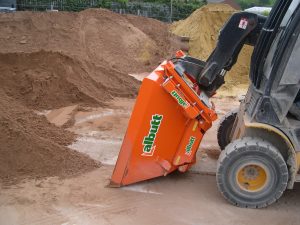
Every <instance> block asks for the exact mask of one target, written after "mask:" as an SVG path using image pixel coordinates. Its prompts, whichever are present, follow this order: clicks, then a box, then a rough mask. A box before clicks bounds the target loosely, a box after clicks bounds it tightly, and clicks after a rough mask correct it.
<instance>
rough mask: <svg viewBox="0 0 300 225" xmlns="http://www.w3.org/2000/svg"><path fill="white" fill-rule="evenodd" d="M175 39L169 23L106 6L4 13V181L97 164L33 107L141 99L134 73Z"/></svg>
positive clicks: (0, 176)
mask: <svg viewBox="0 0 300 225" xmlns="http://www.w3.org/2000/svg"><path fill="white" fill-rule="evenodd" d="M175 42H176V39H175V38H174V37H173V36H172V35H171V34H169V32H168V25H166V24H163V23H161V22H158V21H156V20H152V19H146V18H141V17H135V16H122V15H119V14H114V13H112V12H110V11H107V10H102V9H98V10H95V9H91V10H86V11H83V12H80V13H67V12H58V13H33V12H17V13H11V14H0V96H1V97H0V132H1V134H0V154H1V157H0V180H10V181H11V180H15V179H16V180H18V179H19V178H26V177H29V178H35V177H45V176H59V177H65V176H69V175H74V174H79V173H81V172H85V171H88V170H91V169H93V168H95V167H97V166H99V165H98V164H97V163H96V162H95V161H93V160H91V159H90V158H88V157H87V156H85V155H82V154H80V153H78V152H75V151H71V150H70V149H68V148H67V147H66V146H67V145H69V144H71V143H72V141H73V140H74V135H73V134H72V133H70V132H67V131H65V130H63V129H62V128H58V127H55V126H54V125H52V124H50V123H49V122H47V120H46V118H45V117H44V116H39V115H37V114H36V113H35V112H34V111H36V110H37V111H39V110H43V109H53V108H60V107H64V106H68V105H74V104H84V105H91V106H103V105H105V104H107V101H108V100H110V99H112V98H113V97H135V96H136V94H137V90H138V87H139V85H140V82H139V81H137V80H135V79H134V78H132V77H130V76H128V73H129V72H135V73H136V72H145V71H149V70H152V69H153V67H154V66H155V65H156V64H158V63H159V62H160V61H161V60H162V59H164V58H165V57H167V56H169V55H171V54H173V53H174V51H175V49H176V48H177V47H176V46H175V47H172V45H173V44H174V43H175Z"/></svg>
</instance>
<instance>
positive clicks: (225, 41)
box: [197, 12, 266, 96]
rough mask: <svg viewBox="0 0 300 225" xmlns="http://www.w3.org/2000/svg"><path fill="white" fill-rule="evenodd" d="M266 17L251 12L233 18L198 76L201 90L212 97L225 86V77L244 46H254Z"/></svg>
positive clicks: (223, 30) (241, 13) (240, 13)
mask: <svg viewBox="0 0 300 225" xmlns="http://www.w3.org/2000/svg"><path fill="white" fill-rule="evenodd" d="M265 21H266V17H264V16H260V15H257V14H254V13H249V12H239V13H235V14H233V15H232V16H231V18H230V19H229V20H228V22H227V23H226V24H225V25H224V27H223V28H222V30H221V31H220V34H219V38H218V42H217V46H216V48H215V49H214V50H213V52H212V53H211V55H210V56H209V57H208V59H207V61H206V63H205V67H204V68H203V70H202V71H201V73H200V74H199V75H198V76H197V83H198V85H199V87H200V89H201V90H204V91H205V92H206V94H207V95H208V96H212V95H213V94H214V93H215V92H216V90H217V89H218V88H219V87H221V85H222V84H224V76H225V74H226V72H227V71H229V70H231V68H232V66H233V65H234V64H235V63H236V61H237V58H238V55H239V53H240V51H241V49H242V47H243V46H244V44H248V45H251V46H254V45H255V44H256V42H257V39H258V36H259V34H260V31H261V30H262V27H263V24H264V23H265Z"/></svg>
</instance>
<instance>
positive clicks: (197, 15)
mask: <svg viewBox="0 0 300 225" xmlns="http://www.w3.org/2000/svg"><path fill="white" fill-rule="evenodd" d="M234 12H237V11H236V10H234V9H233V8H231V7H230V6H229V5H226V4H208V5H206V6H204V7H201V8H200V9H198V10H196V11H195V12H194V13H193V14H192V15H191V16H189V17H188V18H187V19H185V20H182V21H179V22H176V23H174V24H173V25H172V28H171V29H172V32H173V33H175V34H177V35H182V36H188V37H190V50H189V54H190V55H191V56H194V57H197V58H200V59H202V60H205V59H207V57H208V56H209V55H210V54H211V52H212V50H213V49H214V48H215V45H216V42H217V39H218V33H219V31H220V29H221V28H222V26H223V25H224V23H225V22H226V21H227V20H228V18H229V17H230V16H231V15H232V14H233V13H234ZM251 53H252V47H250V46H245V47H244V48H243V50H242V52H241V53H240V55H239V59H238V62H237V63H236V65H235V66H234V67H233V68H232V70H231V71H230V72H229V73H228V74H227V76H226V79H225V80H226V84H225V85H224V88H227V89H229V88H231V87H232V86H236V85H239V84H242V85H243V84H247V83H248V74H249V63H250V56H251Z"/></svg>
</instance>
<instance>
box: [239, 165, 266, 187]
mask: <svg viewBox="0 0 300 225" xmlns="http://www.w3.org/2000/svg"><path fill="white" fill-rule="evenodd" d="M236 183H237V184H238V186H239V187H240V188H241V189H242V190H244V191H247V192H258V191H261V190H262V189H264V187H265V186H266V185H267V183H268V170H267V169H266V167H265V166H264V165H262V164H261V163H251V164H244V165H240V167H239V168H238V170H237V173H236Z"/></svg>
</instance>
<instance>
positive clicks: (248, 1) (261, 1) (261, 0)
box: [236, 0, 276, 9]
mask: <svg viewBox="0 0 300 225" xmlns="http://www.w3.org/2000/svg"><path fill="white" fill-rule="evenodd" d="M275 1H276V0H236V2H237V3H238V4H239V5H240V6H241V7H242V9H247V8H251V7H254V6H272V5H273V4H274V3H275Z"/></svg>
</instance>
